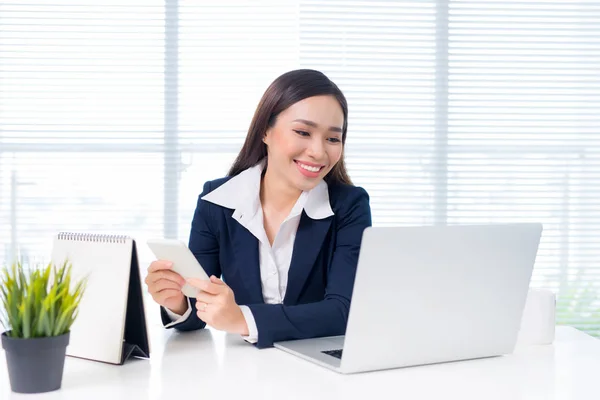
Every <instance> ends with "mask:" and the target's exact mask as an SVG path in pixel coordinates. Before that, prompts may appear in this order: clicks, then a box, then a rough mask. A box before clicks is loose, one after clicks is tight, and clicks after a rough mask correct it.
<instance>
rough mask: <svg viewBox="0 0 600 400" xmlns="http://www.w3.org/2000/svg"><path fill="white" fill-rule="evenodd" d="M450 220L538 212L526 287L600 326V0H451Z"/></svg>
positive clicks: (585, 324)
mask: <svg viewBox="0 0 600 400" xmlns="http://www.w3.org/2000/svg"><path fill="white" fill-rule="evenodd" d="M449 16H450V18H449V24H450V25H449V26H450V29H449V124H448V176H449V184H448V222H450V223H480V222H505V221H515V222H516V221H541V222H543V223H544V228H545V230H544V234H543V240H542V243H541V246H540V251H539V257H538V259H537V263H536V268H535V273H534V278H533V283H532V285H533V286H537V287H546V288H550V289H553V290H554V291H555V292H557V293H559V301H558V309H557V318H558V320H559V322H561V323H566V324H570V325H575V326H577V327H580V328H582V329H584V330H586V331H588V332H591V333H594V334H600V297H599V294H600V291H599V285H600V202H599V201H598V199H599V198H600V3H599V2H598V1H552V2H549V1H516V0H512V1H506V0H504V1H502V2H494V1H484V2H482V1H472V0H452V1H450V9H449Z"/></svg>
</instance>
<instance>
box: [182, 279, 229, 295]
mask: <svg viewBox="0 0 600 400" xmlns="http://www.w3.org/2000/svg"><path fill="white" fill-rule="evenodd" d="M216 279H218V278H216ZM219 281H220V282H221V283H215V282H213V281H212V278H211V280H210V281H205V280H202V279H197V278H190V279H188V280H187V282H188V283H189V284H190V285H192V286H194V287H195V288H198V289H200V290H202V291H204V292H207V293H210V294H220V293H223V292H224V291H225V290H226V289H227V285H225V283H223V282H222V281H221V280H220V279H219Z"/></svg>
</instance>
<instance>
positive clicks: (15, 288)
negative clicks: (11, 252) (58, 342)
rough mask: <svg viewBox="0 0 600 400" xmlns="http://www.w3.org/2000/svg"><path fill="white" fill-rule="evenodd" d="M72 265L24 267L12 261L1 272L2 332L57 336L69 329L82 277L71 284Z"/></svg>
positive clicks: (73, 317) (26, 335)
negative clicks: (3, 315) (27, 268)
mask: <svg viewBox="0 0 600 400" xmlns="http://www.w3.org/2000/svg"><path fill="white" fill-rule="evenodd" d="M71 273H72V266H71V265H70V264H69V263H68V262H67V261H65V262H64V263H63V265H62V266H60V267H58V268H57V267H56V266H55V265H53V264H52V263H50V264H48V266H46V267H43V268H36V269H32V270H27V271H25V270H24V269H23V266H22V265H21V264H20V263H13V264H12V266H11V267H10V268H5V269H4V270H3V271H2V273H1V286H0V300H1V301H2V306H3V309H4V312H5V319H6V322H5V321H1V319H0V321H1V322H2V325H3V326H4V329H5V331H6V332H5V333H6V335H7V336H9V337H13V338H24V339H28V338H37V337H48V336H60V335H63V334H65V333H67V332H69V330H70V328H71V325H73V322H74V321H75V319H76V318H77V312H78V307H79V304H80V302H81V298H82V296H83V293H84V291H85V279H82V280H80V281H78V282H76V283H74V284H73V285H71V284H72V282H71V281H72V275H71Z"/></svg>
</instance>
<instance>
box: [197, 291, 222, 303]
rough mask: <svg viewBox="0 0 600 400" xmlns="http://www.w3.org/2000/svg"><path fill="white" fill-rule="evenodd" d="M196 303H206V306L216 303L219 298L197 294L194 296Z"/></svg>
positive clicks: (203, 293) (208, 294)
mask: <svg viewBox="0 0 600 400" xmlns="http://www.w3.org/2000/svg"><path fill="white" fill-rule="evenodd" d="M196 301H200V302H202V303H207V304H211V303H218V302H219V296H218V295H215V294H210V293H207V292H198V294H197V295H196Z"/></svg>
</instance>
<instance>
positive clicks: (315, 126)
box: [292, 118, 342, 133]
mask: <svg viewBox="0 0 600 400" xmlns="http://www.w3.org/2000/svg"><path fill="white" fill-rule="evenodd" d="M292 122H302V123H303V124H306V125H308V126H312V127H313V128H318V127H319V124H317V123H316V122H313V121H309V120H307V119H302V118H299V119H295V120H293V121H292ZM329 131H331V132H338V133H342V128H339V127H337V126H330V127H329Z"/></svg>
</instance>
